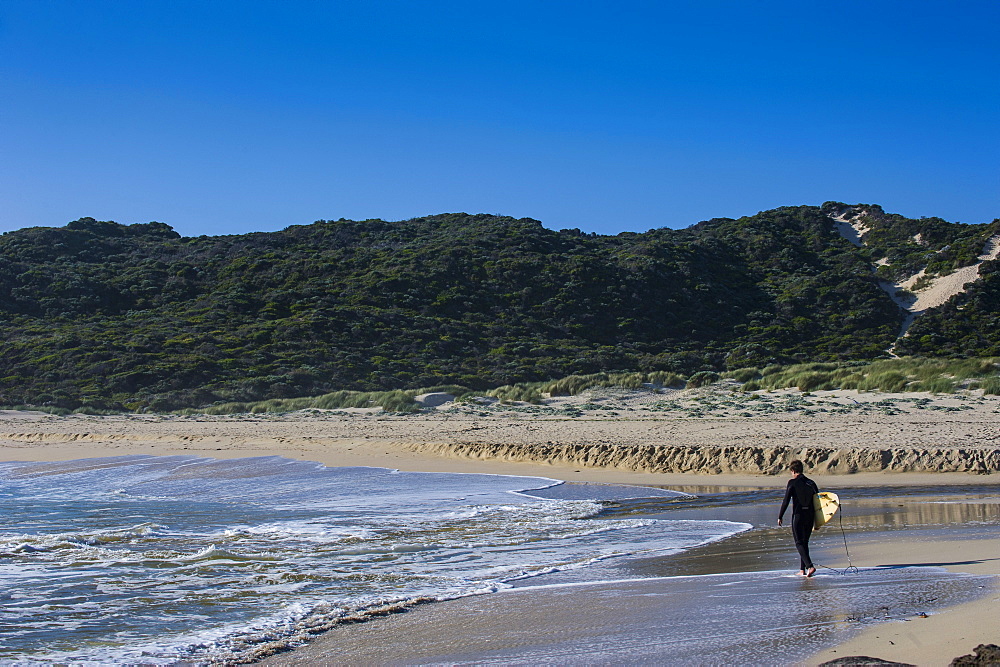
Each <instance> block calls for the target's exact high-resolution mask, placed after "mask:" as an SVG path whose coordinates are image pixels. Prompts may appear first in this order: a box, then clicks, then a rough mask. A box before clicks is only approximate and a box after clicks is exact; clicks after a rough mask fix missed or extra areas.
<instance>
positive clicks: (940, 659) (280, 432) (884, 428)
mask: <svg viewBox="0 0 1000 667" xmlns="http://www.w3.org/2000/svg"><path fill="white" fill-rule="evenodd" d="M803 403H806V405H803ZM762 405H763V406H766V407H765V408H764V409H760V407H761V406H762ZM693 410H696V411H697V414H692V411H693ZM998 411H1000V399H998V398H997V397H989V396H988V397H982V396H976V395H961V396H957V395H956V396H926V395H918V396H914V395H884V394H857V393H848V392H843V393H833V392H828V393H818V394H817V395H806V396H803V395H800V394H798V393H797V392H785V393H780V394H775V395H771V396H767V395H765V396H764V398H762V399H761V398H757V399H751V401H750V402H749V403H748V400H747V398H746V397H745V396H744V397H741V396H737V395H735V394H732V393H730V392H723V391H716V392H714V393H708V392H701V393H690V392H688V393H687V394H681V393H678V394H676V395H669V396H666V397H665V396H663V395H662V394H648V393H642V392H639V393H635V392H632V393H630V392H613V391H604V392H602V393H592V394H589V395H585V396H580V397H574V398H573V399H559V400H558V401H555V400H554V401H552V402H550V403H549V404H547V405H544V406H528V405H520V406H518V405H515V406H501V405H477V404H471V405H470V404H466V405H455V404H452V403H447V402H445V403H441V404H439V405H438V406H437V407H435V408H432V409H431V408H429V409H428V410H426V411H424V412H421V413H418V414H414V415H387V414H383V413H381V412H379V411H377V410H354V411H334V412H319V411H312V412H308V413H292V414H287V415H268V414H261V415H238V416H229V417H203V416H190V417H180V416H156V415H123V416H108V417H93V416H83V415H74V416H68V417H54V416H51V415H46V414H41V413H26V412H4V413H0V459H2V460H5V461H62V460H71V459H80V458H93V457H106V456H122V455H151V456H166V455H177V454H183V455H197V456H205V457H212V458H237V457H254V456H275V455H276V456H284V457H288V458H295V459H301V460H310V461H318V462H320V463H323V464H325V465H327V466H378V467H389V468H395V469H400V470H408V471H438V472H467V473H475V472H480V473H492V474H512V475H533V476H543V477H549V478H554V479H561V480H566V481H571V482H591V483H617V484H633V485H649V486H663V487H669V488H676V489H679V490H685V491H688V492H693V493H718V492H720V491H725V490H733V489H750V490H753V489H758V490H767V491H774V492H775V493H776V492H777V490H780V489H781V488H783V487H784V483H785V479H786V477H785V475H784V474H781V470H780V469H781V466H783V464H784V462H785V461H787V460H788V459H789V458H792V457H798V458H803V459H804V460H805V461H806V462H807V464H813V465H812V467H811V468H810V469H809V470H807V474H810V476H811V477H813V478H814V479H815V480H816V481H817V482H818V483H819V484H820V486H821V487H822V488H831V489H840V490H847V491H841V493H842V495H844V496H845V497H849V496H850V491H849V490H850V489H852V488H853V489H857V490H858V494H859V496H863V497H864V498H865V499H864V500H862V501H858V502H857V503H855V506H854V507H853V508H851V510H850V511H848V509H847V508H846V506H845V512H844V513H845V515H848V516H847V517H846V518H845V523H846V524H847V526H848V528H847V530H848V531H849V534H850V541H851V557H852V564H854V565H858V566H861V567H864V568H877V567H880V566H884V567H890V566H891V567H896V566H900V565H908V566H916V565H919V566H930V567H942V568H945V569H947V570H949V571H952V572H960V573H967V574H970V575H989V576H990V577H991V578H990V579H989V580H988V581H989V582H990V586H989V587H988V588H987V589H984V590H983V591H982V593H981V595H980V596H976V597H977V599H975V600H972V601H969V602H965V603H962V604H955V605H950V606H948V607H947V608H946V609H943V610H940V611H936V612H934V613H932V614H928V615H927V617H926V618H925V617H922V616H918V614H919V613H920V612H921V611H922V610H920V609H916V608H913V609H894V610H893V612H892V615H891V617H887V618H886V622H885V623H881V624H877V625H863V626H862V625H858V626H857V627H856V628H854V627H850V624H849V623H848V624H847V626H845V628H846V629H845V628H841V630H843V631H838V632H837V633H833V634H828V635H823V636H822V637H820V638H819V639H817V641H818V644H817V646H816V650H815V651H813V652H812V653H810V654H809V655H806V656H797V657H796V658H795V659H794V660H786V659H785V658H783V657H782V656H781V655H775V656H774V664H789V663H790V662H794V663H798V664H807V665H818V664H820V663H822V662H824V661H827V660H834V659H837V658H840V657H845V656H854V655H867V656H873V657H879V658H883V659H889V660H895V661H900V662H907V663H911V664H919V665H945V664H948V663H949V662H950V661H951V659H952V658H955V657H956V656H959V655H962V654H967V653H971V652H972V650H973V648H974V647H975V646H976V645H977V644H981V643H1000V633H998V632H997V630H996V628H997V627H1000V622H998V621H1000V614H998V609H1000V607H998V601H1000V587H998V586H997V581H1000V533H998V531H997V523H998V520H997V512H998V511H1000V509H998V508H1000V504H998V503H1000V498H997V497H996V496H998V495H1000V493H998V492H997V489H998V488H1000V474H998V472H997V469H996V468H995V467H994V468H985V469H984V467H983V466H984V465H988V464H989V462H990V461H991V460H992V459H990V458H989V457H990V456H994V457H995V456H997V455H998V453H1000V448H998V445H997V442H998V441H997V437H998V436H1000V428H998V426H997V413H998ZM656 448H673V449H675V450H678V451H679V450H684V451H686V452H687V454H686V457H687V458H678V457H677V456H674V457H673V458H671V459H670V461H674V463H669V464H665V463H664V462H663V461H664V459H663V458H662V456H660V455H659V454H656V455H651V454H648V453H644V452H647V450H649V451H652V450H655V449H656ZM598 450H599V451H598ZM706 450H709V451H711V452H712V456H710V457H706V456H705V451H706ZM894 450H895V451H897V452H910V453H912V452H916V453H917V454H915V455H913V456H910V455H909V454H908V455H907V456H894V455H891V454H886V452H892V451H894ZM872 452H877V453H878V456H873V455H872ZM598 453H600V456H598V455H597V454H598ZM616 454H617V455H618V456H617V458H616ZM658 456H659V458H657V457H658ZM677 461H680V463H677ZM866 461H868V463H866ZM872 461H877V462H878V465H876V464H875V463H871V462H872ZM984 461H985V462H986V463H985V464H984ZM595 463H596V465H595ZM775 465H776V466H777V469H773V467H774V466H775ZM671 466H673V469H672V468H671ZM768 466H771V468H768ZM879 466H881V468H879ZM977 466H978V467H977ZM935 469H936V470H940V471H942V472H933V470H935ZM764 470H767V471H768V472H767V473H764V472H762V471H764ZM971 471H975V472H971ZM984 473H988V474H984ZM928 486H935V487H940V488H941V492H940V498H936V497H933V496H928V495H927V494H926V493H924V494H923V495H921V496H919V497H911V496H908V495H906V493H905V492H902V491H901V493H902V495H900V497H899V498H896V497H895V496H894V495H893V492H891V490H890V491H883V492H880V493H879V494H876V495H875V496H874V497H871V494H870V493H868V492H865V491H864V490H865V489H871V488H881V489H887V488H889V487H892V488H899V489H905V488H907V487H909V488H913V487H928ZM965 488H967V489H970V490H972V489H975V492H974V493H972V492H971V491H970V493H969V494H965V492H964V491H963V489H965ZM990 488H992V489H993V491H992V493H993V496H991V495H990V491H989V490H990ZM984 489H986V491H984ZM866 493H867V494H868V495H866ZM928 498H931V500H928ZM897 501H898V502H897ZM929 503H932V504H929ZM763 507H764V506H760V507H758V509H755V510H753V512H755V514H753V517H752V518H753V520H752V521H751V522H752V523H753V524H754V526H755V528H754V530H753V531H751V534H753V535H755V536H756V537H754V539H757V540H759V541H760V542H759V543H760V544H765V543H766V545H767V547H766V548H765V549H763V551H761V549H760V548H756V547H755V549H753V550H750V551H751V552H753V553H754V556H753V558H750V559H749V560H748V559H747V558H746V557H744V556H745V555H746V554H745V551H746V549H745V542H746V540H747V539H749V538H742V537H737V538H730V539H728V540H725V541H723V542H721V543H719V544H716V545H710V546H709V547H704V548H699V549H695V550H694V551H693V552H691V554H688V555H687V556H686V557H685V558H682V559H673V560H669V559H668V560H669V563H668V562H666V561H665V562H658V563H640V564H637V565H636V567H637V568H640V569H641V568H645V569H646V571H647V572H645V574H648V577H649V578H650V581H648V582H645V583H644V582H643V581H641V580H640V581H630V582H627V583H620V584H602V585H604V586H605V588H604V589H602V590H600V591H596V590H589V591H588V590H586V587H582V588H578V589H564V588H559V587H558V586H554V587H552V588H549V589H545V590H544V591H543V590H536V591H534V593H532V594H531V595H525V594H524V593H519V592H518V589H517V588H514V589H512V590H511V591H510V592H502V593H497V594H494V595H486V596H476V597H473V598H463V599H459V600H453V601H448V602H442V603H436V604H432V605H421V606H419V607H417V608H414V609H413V610H411V611H410V612H408V613H405V614H396V615H392V616H389V617H385V618H382V619H378V620H375V621H370V622H368V623H363V624H360V625H356V626H349V627H344V628H337V629H335V630H333V631H331V632H328V633H326V634H325V635H322V636H320V637H318V638H317V639H316V640H315V641H313V642H312V643H310V644H309V645H307V646H304V647H302V648H299V649H296V650H295V651H294V652H292V653H287V654H282V655H278V656H275V657H273V658H271V661H273V662H274V663H276V664H293V663H299V664H301V663H303V662H337V663H342V664H362V663H369V664H370V663H380V664H406V663H410V664H413V663H422V662H477V661H487V662H489V661H490V660H491V659H496V660H499V661H501V662H502V661H504V660H506V661H514V662H517V661H519V660H521V661H530V660H531V659H532V657H533V656H534V657H538V656H539V655H543V654H538V653H533V652H532V651H535V650H536V648H533V647H537V645H538V636H540V635H543V634H545V633H546V632H547V633H549V634H551V633H555V634H556V635H558V636H560V637H563V638H567V637H573V638H575V639H573V642H574V643H573V644H572V645H577V646H583V645H587V646H593V647H599V646H600V638H601V637H602V636H604V634H605V633H607V632H608V628H609V627H611V628H618V630H621V631H622V632H625V633H626V634H628V633H632V634H641V633H640V632H639V631H640V629H642V630H643V632H647V633H648V632H655V630H656V622H659V621H663V622H667V620H668V614H667V611H668V610H669V608H670V605H669V604H667V602H666V601H665V599H660V598H658V597H657V591H658V590H659V589H658V588H657V587H658V586H660V585H661V584H662V581H663V579H662V578H663V577H676V576H681V575H684V572H685V571H682V570H683V568H685V567H686V568H688V571H694V570H697V571H698V572H699V573H701V574H706V573H713V572H717V573H732V572H736V571H760V572H764V571H771V570H772V569H774V570H778V569H782V568H785V567H786V566H787V565H786V564H787V563H789V562H791V559H790V557H789V554H790V552H791V553H793V550H792V546H791V543H790V537H789V536H788V535H786V534H785V533H784V532H783V531H781V530H779V529H777V528H776V527H774V524H773V522H774V518H770V519H768V516H769V515H770V514H776V512H777V508H776V507H770V506H767V509H766V510H765V509H762V508H763ZM894 507H896V508H900V509H893V508H894ZM929 507H931V508H933V511H930V510H929V509H928V508H929ZM957 507H958V508H965V509H963V510H962V511H957V510H955V508H957ZM970 508H973V509H970ZM984 508H985V509H984ZM702 511H703V512H709V510H702ZM711 511H712V512H714V514H713V516H715V517H716V518H724V519H733V520H737V519H739V517H736V516H735V515H734V514H733V512H734V511H735V510H726V509H724V508H719V509H715V510H711ZM745 511H749V510H745ZM970 511H976V512H985V513H986V514H985V515H984V516H983V517H979V518H981V519H983V520H970V521H967V519H968V518H969V517H970V516H972V517H973V518H975V517H978V516H979V515H970V514H969V512H970ZM949 512H951V513H949ZM737 514H738V512H737ZM746 516H750V515H745V516H744V519H745V518H746ZM768 524H770V525H768ZM815 545H816V547H815V554H814V555H815V557H816V560H817V562H821V563H823V564H824V565H828V566H829V567H831V568H837V569H842V568H845V567H846V566H847V565H848V561H847V560H845V557H844V550H843V544H841V543H840V542H838V540H836V539H833V537H831V536H830V535H825V536H822V537H821V538H819V537H818V538H817V539H816V542H815ZM741 554H742V555H741ZM741 558H742V560H741ZM693 559H694V560H693ZM695 561H696V562H697V565H692V563H693V562H695ZM691 568H693V570H692V569H691ZM831 572H832V571H831ZM831 572H826V573H821V574H823V576H820V577H817V578H816V579H815V582H814V583H816V584H817V585H820V584H822V582H824V581H826V582H828V583H832V582H833V581H834V580H835V577H836V576H837V575H834V574H832V573H831ZM811 583H812V582H811ZM536 584H537V582H536ZM782 585H785V584H784V583H783V584H782ZM788 585H789V586H798V585H799V582H795V581H794V580H791V581H790V582H788ZM789 590H791V591H793V592H794V589H789ZM595 594H596V595H599V596H600V597H601V599H602V600H607V601H610V602H609V604H611V605H612V608H611V609H612V611H614V610H617V611H618V612H621V613H607V614H602V615H601V616H600V622H599V624H598V625H588V623H589V622H588V623H582V622H580V620H579V617H577V616H576V615H573V614H566V613H563V612H560V610H566V609H567V608H572V607H567V605H574V604H580V603H582V602H584V601H586V600H587V599H589V598H590V596H593V595H595ZM615 605H617V606H615ZM487 611H488V612H489V613H486V612H487ZM907 614H910V616H907V617H905V618H903V616H906V615H907ZM639 617H641V618H642V619H644V620H642V621H641V622H640V621H639V620H638V619H639ZM476 619H480V620H481V621H482V623H481V624H480V625H477V622H478V621H477V620H476ZM486 619H489V622H488V623H487V622H486ZM657 619H659V621H658V620H657ZM651 624H652V625H651ZM841 625H843V624H841ZM459 626H461V627H462V631H461V632H460V633H459V632H456V630H455V628H456V627H459ZM542 626H545V627H546V628H547V629H546V630H545V631H544V632H543V631H542V630H541V629H540V628H541V627H542ZM598 626H599V627H598ZM581 637H584V638H589V640H590V641H589V642H588V643H585V644H579V642H580V641H582V640H581V639H580V638H581ZM567 641H568V640H567ZM623 641H624V640H623ZM593 650H594V652H593V653H587V651H582V652H580V653H578V654H572V653H562V654H559V653H556V654H551V655H549V659H550V660H551V661H555V662H557V663H558V662H564V663H567V664H570V663H587V662H608V661H610V662H614V657H613V654H602V653H600V650H601V649H599V648H594V649H593ZM545 655H548V654H545ZM588 655H590V658H588ZM670 655H671V654H670V652H669V651H668V650H667V649H664V652H663V653H662V654H661V657H662V656H667V657H666V658H665V659H664V660H663V662H666V663H669V662H670V659H669V656H670ZM491 656H492V658H491Z"/></svg>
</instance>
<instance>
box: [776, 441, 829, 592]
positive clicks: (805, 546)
mask: <svg viewBox="0 0 1000 667" xmlns="http://www.w3.org/2000/svg"><path fill="white" fill-rule="evenodd" d="M802 469H803V468H802V461H799V460H798V459H796V460H795V461H792V462H791V463H789V464H788V470H789V471H790V472H791V473H792V478H791V479H790V480H788V486H786V487H785V499H784V500H782V501H781V511H780V512H778V525H779V526H780V525H782V519H783V518H784V516H785V510H786V509H788V502H789V501H791V503H792V536H793V537H794V538H795V548H796V549H797V550H798V552H799V574H802V575H805V576H807V577H811V576H813V575H814V574H816V568H815V567H814V566H813V562H812V559H811V558H810V557H809V536H810V535H811V534H812V529H813V522H814V521H815V519H816V510H815V508H814V507H813V498H814V497H815V495H816V494H817V493H819V487H817V486H816V482H814V481H812V480H811V479H809V478H808V477H806V476H805V475H803V474H802Z"/></svg>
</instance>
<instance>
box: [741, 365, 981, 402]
mask: <svg viewBox="0 0 1000 667" xmlns="http://www.w3.org/2000/svg"><path fill="white" fill-rule="evenodd" d="M998 370H1000V359H998V358H995V357H990V358H982V359H922V358H913V357H906V358H901V359H883V360H879V361H872V362H867V363H858V362H847V363H839V364H838V363H811V364H795V365H792V366H785V367H780V368H778V367H768V368H766V369H764V370H763V371H762V372H761V373H760V375H759V377H755V378H753V379H749V380H746V381H745V383H744V385H743V389H744V390H745V391H756V390H759V389H765V390H774V389H787V388H792V387H795V388H796V389H798V390H799V391H825V390H832V389H857V390H858V391H884V392H914V391H925V392H930V393H933V394H950V393H954V392H955V390H957V389H981V390H982V391H983V393H985V394H1000V375H998ZM741 377H746V374H744V375H743V376H741Z"/></svg>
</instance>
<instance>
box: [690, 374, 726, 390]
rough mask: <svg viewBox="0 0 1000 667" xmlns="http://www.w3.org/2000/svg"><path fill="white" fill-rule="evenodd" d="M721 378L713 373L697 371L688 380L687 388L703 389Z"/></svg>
mask: <svg viewBox="0 0 1000 667" xmlns="http://www.w3.org/2000/svg"><path fill="white" fill-rule="evenodd" d="M720 377H721V376H720V375H719V374H718V373H716V372H715V371H698V372H697V373H695V374H694V375H692V376H691V377H689V378H688V380H687V386H688V387H689V388H698V387H705V386H708V385H710V384H712V383H713V382H716V381H718V380H719V378H720Z"/></svg>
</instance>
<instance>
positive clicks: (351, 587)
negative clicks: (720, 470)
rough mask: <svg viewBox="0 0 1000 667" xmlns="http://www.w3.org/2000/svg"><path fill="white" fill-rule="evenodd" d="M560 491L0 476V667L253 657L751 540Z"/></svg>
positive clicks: (258, 479)
mask: <svg viewBox="0 0 1000 667" xmlns="http://www.w3.org/2000/svg"><path fill="white" fill-rule="evenodd" d="M560 484H561V483H560V482H557V481H555V480H549V479H544V478H537V477H510V476H499V475H468V474H434V473H406V472H399V471H393V470H388V469H383V468H326V467H323V466H321V465H319V464H316V463H310V462H302V461H293V460H289V459H284V458H280V457H261V458H245V459H235V460H215V459H207V458H197V457H183V456H173V457H147V456H127V457H114V458H102V459H83V460H78V461H69V462H60V463H0V637H2V638H3V640H2V642H0V661H3V662H11V661H20V662H40V663H50V662H98V663H143V662H145V663H160V664H162V663H170V662H182V661H186V662H234V661H243V660H249V659H253V658H254V657H257V656H259V655H263V654H264V653H266V652H268V651H269V650H271V649H274V648H276V647H285V646H294V645H297V644H300V643H302V642H305V641H307V640H308V639H309V638H310V637H311V636H313V634H315V633H316V632H319V631H322V630H324V629H328V628H330V627H334V626H335V625H337V624H338V623H343V622H345V621H352V620H362V619H364V618H365V617H367V616H371V615H377V614H381V613H385V612H387V611H393V610H396V609H402V608H406V607H407V606H410V605H414V604H418V603H421V602H425V601H433V600H443V599H450V598H458V597H463V596H470V595H475V594H479V593H485V592H491V591H499V590H503V589H510V588H513V587H515V586H518V585H521V586H523V585H524V583H525V581H527V580H533V579H534V578H538V577H542V578H544V577H546V576H548V577H552V576H553V575H558V576H560V577H563V578H564V577H570V578H571V579H572V577H573V576H574V574H575V573H578V574H579V575H580V576H581V578H584V579H585V578H586V577H585V573H586V572H587V571H588V570H591V571H596V570H599V569H600V566H601V565H605V566H606V565H607V564H608V563H613V562H616V561H618V560H622V559H626V560H627V559H633V558H644V557H652V556H658V555H667V554H677V553H681V552H683V551H685V550H688V549H691V548H693V547H695V546H698V545H704V544H707V543H710V542H713V541H717V540H721V539H724V538H726V537H729V536H732V535H735V534H738V533H740V532H742V531H745V530H748V529H749V528H750V527H751V526H750V524H748V523H745V522H740V521H730V520H717V519H707V518H695V519H670V518H663V517H662V515H661V516H658V517H657V518H651V517H649V516H643V515H642V514H641V513H618V514H615V513H613V512H611V513H608V512H605V511H604V509H605V506H606V505H607V503H608V502H609V501H611V500H621V499H623V498H628V497H629V496H630V495H632V496H636V495H638V496H641V497H642V498H655V499H656V501H657V502H659V503H660V504H661V505H663V504H669V503H670V502H671V501H673V500H674V499H677V500H683V499H684V498H687V497H689V496H687V495H686V494H682V493H679V492H672V491H668V490H658V489H641V490H636V489H634V488H633V489H630V488H628V487H601V486H593V487H566V488H564V489H563V493H561V494H560V493H554V492H553V489H554V488H555V487H556V486H558V485H560ZM533 490H535V491H536V492H537V494H538V495H537V496H532V495H530V492H531V491H533ZM542 496H547V497H542ZM560 580H564V579H560Z"/></svg>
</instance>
